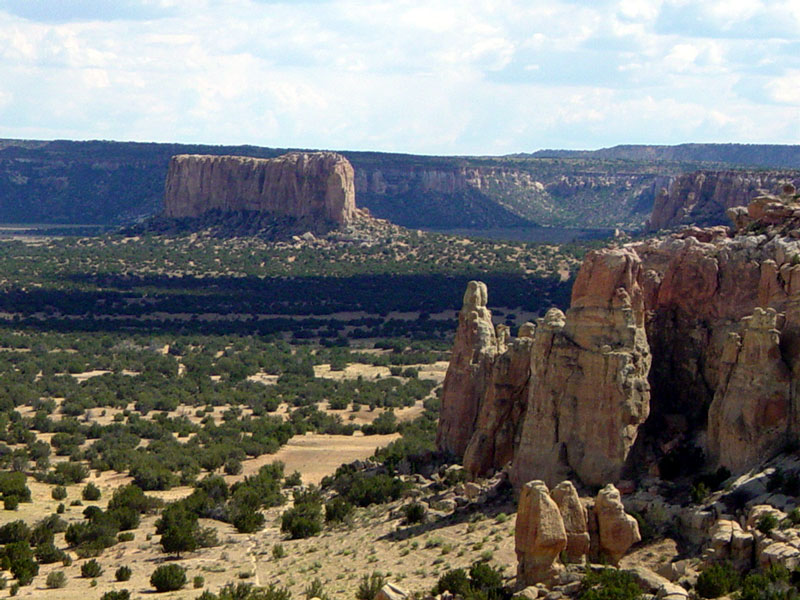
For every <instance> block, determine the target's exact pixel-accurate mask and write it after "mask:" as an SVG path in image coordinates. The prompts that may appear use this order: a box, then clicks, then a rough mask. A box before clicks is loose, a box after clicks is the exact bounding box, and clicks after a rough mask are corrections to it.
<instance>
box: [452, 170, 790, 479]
mask: <svg viewBox="0 0 800 600" xmlns="http://www.w3.org/2000/svg"><path fill="white" fill-rule="evenodd" d="M734 212H735V213H736V214H734V215H733V216H734V217H736V218H737V219H738V223H737V229H736V230H731V229H729V228H726V227H721V226H718V227H712V228H708V229H698V228H689V229H686V230H684V231H682V232H679V233H676V234H672V235H670V236H667V237H664V238H660V239H654V240H647V241H643V242H637V243H632V244H628V245H625V246H623V247H620V248H616V249H612V250H603V251H599V252H593V253H590V254H589V255H587V258H586V260H585V262H584V264H583V266H582V267H581V270H580V272H579V274H578V277H577V280H576V282H575V285H574V288H573V294H572V304H571V307H570V308H569V309H568V310H567V311H566V313H563V312H561V311H559V310H557V309H551V310H550V311H548V313H547V314H546V315H545V317H544V318H541V319H539V320H538V321H537V324H536V326H535V327H530V326H526V328H525V330H524V335H523V336H522V337H521V338H519V339H518V340H511V341H508V342H506V341H505V340H503V341H502V342H499V341H498V338H497V335H496V334H495V332H494V328H493V327H492V326H491V315H490V313H489V312H488V309H486V307H485V302H484V303H483V304H481V306H480V307H479V308H480V310H476V309H474V308H472V307H471V306H468V304H467V303H466V302H465V309H464V310H462V317H461V318H460V319H461V320H460V324H459V334H458V335H457V338H456V344H455V347H454V360H453V363H451V365H450V369H449V371H448V381H447V383H446V385H445V389H444V395H443V413H442V421H441V423H440V429H439V445H440V447H441V448H442V449H447V450H450V451H452V452H453V453H455V454H456V455H459V456H463V457H464V459H465V460H464V464H465V466H466V467H467V469H468V471H469V472H470V474H471V475H472V476H481V475H485V474H487V473H489V472H491V471H492V470H497V469H498V468H500V467H501V466H502V465H503V461H505V460H507V458H508V457H510V459H511V470H510V473H511V479H512V483H513V484H514V485H515V487H517V488H520V487H521V486H522V485H523V484H524V483H525V482H527V481H530V480H542V481H544V482H545V483H546V484H548V485H554V484H555V483H556V482H558V481H561V480H562V479H565V478H568V477H569V478H574V479H576V480H579V481H581V482H582V483H584V484H589V485H604V484H605V483H608V482H618V481H619V480H620V478H621V476H622V474H623V472H624V471H625V470H626V469H627V468H628V467H632V466H635V467H637V468H639V469H640V470H644V469H649V470H650V471H651V473H652V472H654V471H653V470H654V469H655V468H656V467H655V463H657V461H658V460H659V458H660V456H662V455H663V454H664V453H665V452H669V451H671V449H672V448H675V447H676V446H678V445H680V444H694V445H696V446H698V447H699V448H700V449H701V450H702V451H703V452H704V453H705V455H706V456H707V457H708V458H710V459H711V464H710V465H709V466H714V467H716V466H725V467H727V468H729V469H731V470H732V471H734V472H742V471H744V470H746V469H748V468H750V467H752V466H755V465H756V464H758V463H759V462H761V461H763V460H764V459H766V458H768V457H769V456H770V454H771V453H774V452H775V451H777V450H778V449H779V448H780V447H781V445H782V444H783V443H784V442H786V441H787V440H788V439H790V438H791V437H793V436H797V435H798V434H800V417H799V416H798V415H800V406H798V397H800V396H799V395H798V390H797V388H798V382H800V202H799V201H798V195H797V193H796V191H795V189H794V188H793V187H792V186H786V187H785V188H784V190H783V193H782V195H781V196H762V197H758V198H756V199H754V200H753V201H752V202H751V203H750V205H749V206H748V207H747V208H745V209H744V210H743V211H741V210H737V211H734ZM471 285H473V286H479V284H477V283H476V284H471ZM480 289H481V298H482V299H485V290H484V288H482V287H481V288H480ZM465 311H466V312H465ZM470 315H473V316H470ZM478 321H480V327H478V325H477V323H478ZM478 329H480V331H482V332H483V333H482V334H481V335H480V336H479V335H477V334H474V335H472V336H471V337H470V335H468V332H469V331H478ZM512 349H513V350H512ZM524 355H527V365H526V360H525V356H524ZM465 357H469V360H468V361H467V360H466V358H465ZM465 361H466V362H465ZM467 364H468V365H469V369H467V368H465V365H467ZM501 365H502V367H501ZM511 365H513V368H512V367H511ZM456 382H457V385H455V383H456ZM496 383H501V384H502V385H501V386H499V387H498V386H497V385H495V384H496ZM498 390H513V393H507V394H505V395H502V394H498ZM523 394H524V396H523ZM498 399H499V400H498ZM709 407H710V408H709ZM643 425H644V426H643ZM509 440H510V442H509ZM637 440H638V441H640V442H641V443H637ZM495 441H498V442H499V447H501V449H502V451H500V452H498V449H497V445H496V444H495ZM468 449H469V451H468ZM634 454H635V456H634ZM634 458H635V459H636V460H635V461H634ZM634 462H636V463H637V464H635V465H634ZM700 466H701V465H698V466H697V468H700ZM655 474H657V471H656V472H655Z"/></svg>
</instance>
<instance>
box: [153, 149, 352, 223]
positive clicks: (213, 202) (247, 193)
mask: <svg viewBox="0 0 800 600" xmlns="http://www.w3.org/2000/svg"><path fill="white" fill-rule="evenodd" d="M354 181H355V178H354V174H353V167H352V166H351V165H350V163H349V162H348V161H347V159H346V158H344V157H343V156H341V155H339V154H335V153H333V152H313V153H303V152H292V153H290V154H285V155H283V156H280V157H278V158H271V159H263V158H248V157H243V156H210V155H190V154H181V155H178V156H173V157H172V160H171V161H170V165H169V172H168V174H167V182H166V191H165V196H164V204H165V215H166V216H167V217H197V216H199V215H201V214H202V213H204V212H207V211H209V210H212V209H219V210H223V211H258V212H267V213H272V214H274V215H276V216H279V217H292V218H295V219H306V220H310V221H312V222H324V223H329V224H333V225H343V224H346V223H348V222H350V221H352V220H353V219H354V217H355V213H356V206H355V183H354Z"/></svg>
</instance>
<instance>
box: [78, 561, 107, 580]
mask: <svg viewBox="0 0 800 600" xmlns="http://www.w3.org/2000/svg"><path fill="white" fill-rule="evenodd" d="M102 573H103V567H101V566H100V563H99V562H97V561H96V560H95V559H94V558H93V559H92V560H88V561H86V562H85V563H83V564H82V565H81V577H85V578H87V579H92V578H94V577H100V575H101V574H102Z"/></svg>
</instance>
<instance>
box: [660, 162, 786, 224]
mask: <svg viewBox="0 0 800 600" xmlns="http://www.w3.org/2000/svg"><path fill="white" fill-rule="evenodd" d="M789 182H794V183H796V184H797V183H800V173H797V172H793V171H784V172H780V171H696V172H694V173H687V174H685V175H679V176H678V177H676V178H675V179H673V180H672V182H671V183H670V184H669V187H667V188H664V189H662V190H661V191H660V192H659V193H658V194H657V195H656V198H655V202H654V203H653V212H652V213H651V215H650V220H649V223H648V227H649V229H650V230H651V231H657V230H659V229H669V228H672V227H678V226H680V225H688V224H699V225H717V224H724V223H725V222H726V219H725V215H726V211H727V210H728V209H730V208H732V207H737V206H747V205H748V204H749V203H750V201H751V200H752V199H753V198H755V197H757V196H760V195H763V194H764V193H767V192H777V191H778V190H779V189H780V188H781V186H783V185H784V184H786V183H789Z"/></svg>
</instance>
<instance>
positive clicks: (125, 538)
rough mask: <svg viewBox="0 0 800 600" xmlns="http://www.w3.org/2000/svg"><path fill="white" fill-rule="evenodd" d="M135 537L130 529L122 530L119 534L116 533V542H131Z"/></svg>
mask: <svg viewBox="0 0 800 600" xmlns="http://www.w3.org/2000/svg"><path fill="white" fill-rule="evenodd" d="M134 538H135V535H134V533H133V532H132V531H123V532H122V533H120V534H119V535H117V541H118V542H132V541H133V540H134Z"/></svg>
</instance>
